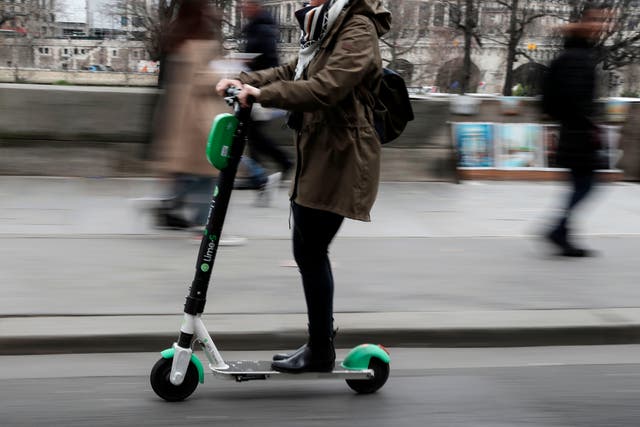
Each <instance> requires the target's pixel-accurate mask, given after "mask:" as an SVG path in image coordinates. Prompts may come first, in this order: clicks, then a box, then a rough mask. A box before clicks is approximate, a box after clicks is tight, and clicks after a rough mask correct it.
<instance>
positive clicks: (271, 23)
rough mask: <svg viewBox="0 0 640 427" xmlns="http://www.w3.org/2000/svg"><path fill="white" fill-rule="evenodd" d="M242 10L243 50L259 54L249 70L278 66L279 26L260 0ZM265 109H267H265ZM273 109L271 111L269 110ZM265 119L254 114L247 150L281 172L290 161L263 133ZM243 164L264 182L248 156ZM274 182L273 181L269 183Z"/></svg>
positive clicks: (250, 0) (248, 1) (251, 1)
mask: <svg viewBox="0 0 640 427" xmlns="http://www.w3.org/2000/svg"><path fill="white" fill-rule="evenodd" d="M242 13H243V15H244V16H245V17H246V18H247V19H248V21H249V22H248V23H247V25H246V26H245V27H244V28H243V29H242V33H243V36H244V37H245V48H244V51H245V52H246V53H253V54H258V56H256V57H255V58H253V59H252V60H251V61H249V63H248V64H247V66H248V68H249V70H250V71H259V70H264V69H267V68H273V67H277V66H278V65H279V61H278V50H277V48H278V27H277V25H276V22H275V20H274V19H273V17H272V16H271V15H270V14H269V12H268V11H267V10H266V9H264V8H263V6H262V0H244V1H243V3H242ZM265 111H266V110H265ZM270 111H273V110H270ZM263 120H265V119H262V120H259V119H258V118H256V117H254V122H253V124H252V126H251V128H250V130H249V153H250V155H251V158H252V159H253V160H255V161H257V162H260V161H261V160H263V159H264V158H265V157H266V158H271V159H272V160H274V161H275V163H276V164H277V165H278V166H279V168H280V171H281V173H282V174H286V173H287V172H289V170H290V169H291V168H292V166H293V163H292V162H291V160H290V159H289V156H288V155H287V153H285V152H284V151H283V150H282V149H281V148H279V147H278V145H277V144H276V143H275V142H274V141H273V140H271V138H269V136H267V134H266V132H265V129H264V128H265V124H266V121H263ZM243 163H244V164H245V165H246V166H247V167H248V168H249V169H250V172H251V175H252V176H260V175H261V177H260V178H261V179H262V180H263V181H267V177H266V174H265V172H264V170H263V169H262V168H261V167H260V165H259V164H258V163H256V162H253V161H251V160H249V159H247V158H244V160H243ZM280 176H281V175H280V174H274V175H272V178H276V179H278V178H279V177H280ZM270 185H275V183H273V182H272V183H270ZM260 194H261V195H262V196H263V199H264V200H262V199H261V198H259V200H258V204H259V205H267V206H268V205H269V200H268V197H266V198H265V197H264V196H268V192H261V193H260Z"/></svg>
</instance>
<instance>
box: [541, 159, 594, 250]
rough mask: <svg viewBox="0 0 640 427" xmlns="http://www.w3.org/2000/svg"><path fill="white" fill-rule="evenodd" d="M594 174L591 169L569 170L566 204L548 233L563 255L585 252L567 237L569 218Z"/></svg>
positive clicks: (591, 181) (592, 179)
mask: <svg viewBox="0 0 640 427" xmlns="http://www.w3.org/2000/svg"><path fill="white" fill-rule="evenodd" d="M594 181H595V175H594V173H593V172H592V171H581V170H571V186H572V191H571V193H570V195H569V199H568V201H567V206H566V208H565V210H564V212H563V214H562V216H561V217H560V219H559V221H558V223H557V225H556V226H555V227H554V229H553V230H552V232H551V234H550V238H551V240H552V241H553V242H554V243H556V244H557V245H558V246H560V247H561V248H562V249H563V250H564V253H565V255H574V256H585V255H587V252H586V251H584V250H582V249H578V248H576V247H574V246H573V245H572V243H571V241H570V239H569V232H570V231H569V230H570V220H571V216H572V214H573V211H574V209H575V208H576V206H578V205H579V204H580V202H582V201H583V200H584V199H585V198H586V197H587V195H588V194H589V193H590V191H591V189H592V188H593V184H594Z"/></svg>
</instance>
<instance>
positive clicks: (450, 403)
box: [0, 346, 640, 427]
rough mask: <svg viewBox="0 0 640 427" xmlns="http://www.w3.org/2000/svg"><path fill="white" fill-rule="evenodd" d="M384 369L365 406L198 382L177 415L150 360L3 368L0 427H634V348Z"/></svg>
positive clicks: (45, 362) (265, 385) (446, 357)
mask: <svg viewBox="0 0 640 427" xmlns="http://www.w3.org/2000/svg"><path fill="white" fill-rule="evenodd" d="M268 354H270V353H259V354H258V353H251V354H248V355H247V354H245V356H249V357H252V358H253V357H264V356H267V355H268ZM226 356H227V358H229V359H230V358H234V357H237V356H238V355H237V354H232V353H229V354H226ZM392 357H393V359H392V360H393V362H392V363H393V365H392V377H391V378H390V379H389V382H388V383H387V385H385V387H384V388H383V389H382V390H381V391H379V392H378V393H377V394H374V395H369V396H358V395H355V394H353V393H352V392H351V391H350V390H349V389H348V388H347V386H346V385H345V384H344V383H343V382H342V381H335V382H333V381H317V382H311V381H300V382H297V381H291V382H257V383H243V384H236V383H234V382H222V381H216V380H213V379H212V377H211V376H207V378H206V380H205V384H204V385H200V386H199V388H198V390H196V392H195V393H194V395H193V396H191V398H189V399H188V400H187V401H185V402H182V403H177V404H169V403H166V402H164V401H162V400H160V399H159V398H157V397H156V396H155V395H154V394H153V392H152V391H151V389H150V386H149V382H148V378H147V376H148V372H149V369H150V367H151V365H152V364H153V362H154V360H155V359H156V358H157V355H155V354H119V355H90V356H89V355H66V356H30V357H2V358H0V362H1V363H0V420H1V424H2V425H3V426H39V425H47V426H115V425H117V426H129V425H132V426H133V425H136V426H142V425H154V426H157V425H176V424H178V423H182V424H193V425H229V426H257V425H260V426H265V427H271V426H278V427H280V426H346V425H349V426H368V427H370V426H424V425H428V426H447V427H450V426H473V427H484V426H491V427H501V426H523V425H524V426H594V427H595V426H598V427H602V426H637V425H638V419H639V416H640V408H639V407H638V405H637V402H638V400H639V399H640V364H637V363H636V361H638V360H640V346H609V347H554V348H511V349H509V348H507V349H504V348H503V349H424V350H423V349H412V350H408V349H392Z"/></svg>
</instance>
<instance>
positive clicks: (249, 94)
mask: <svg viewBox="0 0 640 427" xmlns="http://www.w3.org/2000/svg"><path fill="white" fill-rule="evenodd" d="M259 96H260V89H258V88H256V87H253V86H251V85H243V86H242V91H241V92H240V93H239V94H238V101H240V105H241V106H242V107H248V106H249V105H250V104H253V103H254V102H256V100H257V99H258V97H259Z"/></svg>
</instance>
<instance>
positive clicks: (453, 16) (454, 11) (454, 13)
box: [449, 5, 461, 27]
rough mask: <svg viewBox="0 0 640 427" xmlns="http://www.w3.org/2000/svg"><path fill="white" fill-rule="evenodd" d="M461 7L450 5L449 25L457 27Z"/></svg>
mask: <svg viewBox="0 0 640 427" xmlns="http://www.w3.org/2000/svg"><path fill="white" fill-rule="evenodd" d="M460 19H461V15H460V8H459V7H458V6H456V5H451V6H449V26H450V27H455V26H456V24H458V23H459V22H460Z"/></svg>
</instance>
